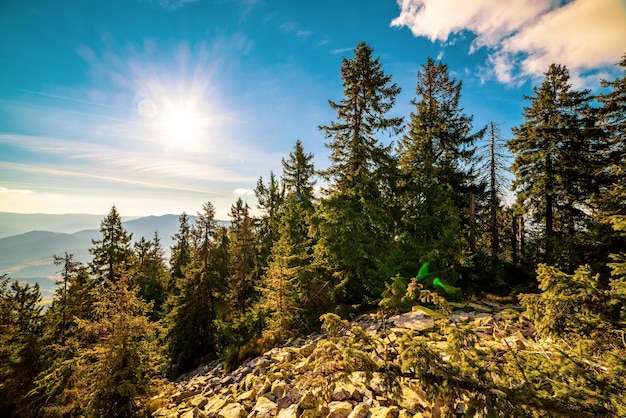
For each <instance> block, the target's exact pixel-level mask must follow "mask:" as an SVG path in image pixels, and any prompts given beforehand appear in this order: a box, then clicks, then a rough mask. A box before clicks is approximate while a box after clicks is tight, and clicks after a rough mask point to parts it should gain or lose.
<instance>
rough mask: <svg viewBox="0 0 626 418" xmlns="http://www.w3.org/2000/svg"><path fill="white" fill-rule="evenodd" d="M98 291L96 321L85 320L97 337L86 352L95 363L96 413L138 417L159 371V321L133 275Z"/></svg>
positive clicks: (90, 410)
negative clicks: (153, 316) (153, 319)
mask: <svg viewBox="0 0 626 418" xmlns="http://www.w3.org/2000/svg"><path fill="white" fill-rule="evenodd" d="M106 281H107V282H106V283H105V286H103V287H102V288H101V289H95V290H94V296H95V298H96V302H95V304H94V313H95V320H94V321H92V322H86V323H82V324H81V326H82V328H83V330H84V332H85V333H86V334H87V335H88V336H89V337H90V338H92V339H94V340H95V344H93V346H91V347H89V348H87V349H85V350H83V352H82V356H83V357H84V358H88V359H91V361H93V362H92V363H91V365H90V366H89V369H88V372H87V381H88V389H89V393H88V395H87V406H86V413H87V415H88V416H90V417H135V416H141V415H143V414H145V412H146V411H145V410H143V407H142V404H145V401H146V400H147V399H148V397H149V396H150V395H152V394H153V393H152V381H153V379H154V378H155V377H156V376H157V375H158V370H157V367H156V364H157V362H158V361H159V351H158V349H157V346H156V332H157V325H156V324H155V323H153V322H151V321H150V320H149V318H148V315H149V313H150V311H151V308H152V307H151V304H149V303H146V302H145V301H143V300H141V299H140V298H139V297H138V296H137V293H138V289H137V288H135V287H133V286H132V284H131V280H130V278H129V277H128V275H127V273H126V272H124V273H122V275H121V277H117V278H116V280H115V281H109V280H108V279H106Z"/></svg>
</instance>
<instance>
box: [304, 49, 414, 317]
mask: <svg viewBox="0 0 626 418" xmlns="http://www.w3.org/2000/svg"><path fill="white" fill-rule="evenodd" d="M341 78H342V79H343V91H344V98H342V99H341V100H340V101H339V102H334V101H330V100H329V104H330V106H331V108H332V109H333V110H335V111H336V112H337V120H336V121H332V122H331V124H330V125H328V126H320V129H321V130H322V131H323V132H324V135H325V137H326V139H327V140H328V142H327V143H326V146H327V147H328V148H329V149H330V152H331V154H330V160H331V165H330V167H328V169H326V170H324V171H323V172H322V175H323V176H324V178H325V179H326V180H327V181H328V188H327V189H326V191H325V192H326V196H325V197H324V198H323V199H322V200H321V205H320V207H319V209H320V210H319V213H318V215H317V217H316V218H317V220H316V222H315V223H316V225H317V230H318V237H319V241H318V244H317V250H316V251H317V258H318V260H319V263H320V264H323V265H325V266H326V267H327V268H328V270H329V271H330V273H331V274H332V280H333V296H334V299H335V300H336V301H337V302H340V303H342V304H345V305H359V304H363V303H364V304H369V303H374V302H375V300H376V299H378V298H379V297H380V294H381V292H382V290H383V289H384V283H385V280H386V278H387V272H386V271H385V264H386V262H387V258H388V254H389V251H390V246H391V243H392V240H393V237H394V226H395V225H394V222H393V217H392V216H391V213H390V210H389V208H390V207H391V203H392V199H391V197H392V196H391V194H392V193H391V192H392V190H393V186H394V183H395V178H394V176H393V170H394V168H395V162H394V161H393V158H392V156H391V153H390V146H384V145H382V144H381V143H380V142H379V139H378V137H377V136H378V135H379V134H380V133H381V132H389V133H391V134H397V133H399V132H400V130H401V126H402V118H399V117H389V116H388V113H389V111H390V110H391V109H392V107H393V105H394V103H395V100H396V97H397V95H398V94H399V93H400V87H398V86H397V85H396V84H392V83H391V76H389V75H387V74H385V72H384V71H383V70H382V64H381V63H380V60H379V58H374V57H373V50H372V48H371V47H370V46H369V45H368V44H366V43H364V42H361V43H359V44H358V45H357V46H356V48H355V49H354V57H353V58H351V59H347V58H344V59H343V62H342V65H341Z"/></svg>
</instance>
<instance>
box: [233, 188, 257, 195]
mask: <svg viewBox="0 0 626 418" xmlns="http://www.w3.org/2000/svg"><path fill="white" fill-rule="evenodd" d="M233 193H234V194H236V195H238V196H254V190H252V189H246V188H242V187H239V188H236V189H235V190H233Z"/></svg>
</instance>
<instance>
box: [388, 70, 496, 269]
mask: <svg viewBox="0 0 626 418" xmlns="http://www.w3.org/2000/svg"><path fill="white" fill-rule="evenodd" d="M461 87H462V83H461V82H460V81H457V80H455V79H453V78H450V75H449V72H448V67H447V65H445V64H442V63H438V64H436V63H435V62H434V61H433V60H432V59H431V58H429V59H428V60H427V62H426V64H425V65H423V66H422V68H421V69H420V70H419V71H418V73H417V88H416V94H417V96H418V98H416V99H414V100H412V101H411V103H412V104H413V105H414V106H415V111H414V112H413V113H411V121H410V123H409V130H408V132H407V133H406V135H405V136H404V137H403V138H402V140H401V141H400V143H399V146H398V153H399V155H400V168H401V173H402V183H403V184H402V196H401V202H402V209H403V210H402V212H403V222H402V231H403V237H402V240H401V241H402V242H401V244H402V246H403V247H404V257H403V258H404V259H405V260H412V261H409V263H408V264H407V265H406V266H404V271H401V272H402V273H403V274H415V273H416V271H417V269H419V266H420V265H421V264H420V263H424V262H430V263H431V264H433V265H435V266H438V268H439V269H444V270H446V271H449V272H451V273H454V272H455V271H457V272H458V270H459V267H460V266H461V265H463V264H465V261H464V257H465V256H464V252H465V251H467V249H469V247H470V245H469V243H470V242H469V227H470V199H471V194H472V193H477V191H478V190H477V187H476V185H475V178H474V173H473V172H472V171H471V163H472V157H473V155H474V152H475V148H474V143H475V142H476V141H477V140H478V139H479V138H481V137H482V136H483V134H484V131H485V130H484V129H481V130H480V131H478V132H476V133H472V132H471V131H472V118H471V117H470V116H467V115H466V114H464V113H463V109H462V108H460V106H459V100H460V97H461ZM468 167H469V168H468ZM453 277H454V276H452V277H451V278H453Z"/></svg>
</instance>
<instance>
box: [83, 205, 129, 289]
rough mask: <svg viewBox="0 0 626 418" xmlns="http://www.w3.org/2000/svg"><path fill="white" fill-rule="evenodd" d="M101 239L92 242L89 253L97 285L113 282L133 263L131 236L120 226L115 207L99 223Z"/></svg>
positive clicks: (120, 220)
mask: <svg viewBox="0 0 626 418" xmlns="http://www.w3.org/2000/svg"><path fill="white" fill-rule="evenodd" d="M100 233H101V234H102V239H100V240H92V244H93V247H92V248H90V249H89V253H90V254H91V255H92V256H93V260H92V262H91V264H90V265H91V270H92V274H93V275H94V278H95V279H96V281H97V282H98V283H101V284H102V283H104V282H105V281H106V280H108V281H110V282H113V281H115V280H116V278H118V279H119V277H120V275H121V274H122V273H123V272H125V271H127V270H128V269H129V268H130V266H131V265H132V263H133V249H132V246H131V239H132V234H129V233H128V232H126V230H125V229H124V227H123V226H122V218H121V217H120V215H119V213H118V212H117V209H116V208H115V206H113V207H112V208H111V210H110V211H109V214H108V215H107V216H106V217H105V218H104V219H103V220H102V222H101V223H100Z"/></svg>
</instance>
